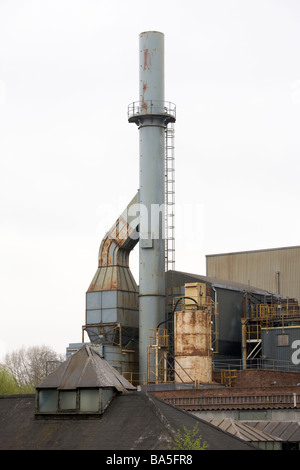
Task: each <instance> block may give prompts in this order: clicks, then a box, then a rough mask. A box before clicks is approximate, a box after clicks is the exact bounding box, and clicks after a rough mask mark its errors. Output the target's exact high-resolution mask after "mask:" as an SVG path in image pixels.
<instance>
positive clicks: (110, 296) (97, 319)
mask: <svg viewBox="0 0 300 470" xmlns="http://www.w3.org/2000/svg"><path fill="white" fill-rule="evenodd" d="M111 322H118V323H121V324H122V325H123V326H136V327H138V296H137V293H135V292H123V291H114V290H112V291H99V292H87V293H86V324H87V325H90V324H92V323H111Z"/></svg>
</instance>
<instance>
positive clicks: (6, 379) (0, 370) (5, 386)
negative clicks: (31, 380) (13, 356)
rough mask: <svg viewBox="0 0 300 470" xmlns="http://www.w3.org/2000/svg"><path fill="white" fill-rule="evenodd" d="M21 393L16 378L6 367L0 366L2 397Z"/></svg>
mask: <svg viewBox="0 0 300 470" xmlns="http://www.w3.org/2000/svg"><path fill="white" fill-rule="evenodd" d="M18 393H20V388H19V386H18V384H17V382H16V381H15V379H14V377H13V376H12V375H11V374H10V373H9V372H8V370H7V369H6V368H5V366H0V395H14V394H18Z"/></svg>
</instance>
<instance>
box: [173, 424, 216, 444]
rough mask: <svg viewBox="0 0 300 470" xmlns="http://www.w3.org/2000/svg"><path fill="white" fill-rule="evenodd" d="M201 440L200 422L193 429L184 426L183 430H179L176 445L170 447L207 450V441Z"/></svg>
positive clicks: (175, 439)
mask: <svg viewBox="0 0 300 470" xmlns="http://www.w3.org/2000/svg"><path fill="white" fill-rule="evenodd" d="M201 440H202V436H201V435H200V434H199V429H198V424H196V426H195V427H194V429H193V430H190V429H187V428H186V427H185V426H183V431H181V430H180V429H178V430H177V433H176V436H175V438H174V441H175V446H174V447H170V450H207V448H208V444H207V442H206V441H202V442H201Z"/></svg>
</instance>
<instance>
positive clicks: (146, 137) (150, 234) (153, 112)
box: [128, 31, 175, 378]
mask: <svg viewBox="0 0 300 470" xmlns="http://www.w3.org/2000/svg"><path fill="white" fill-rule="evenodd" d="M139 70H140V73H139V101H138V102H134V103H132V104H131V105H129V107H128V120H129V122H135V123H136V124H137V126H138V129H139V161H140V183H139V210H140V227H139V235H140V243H139V372H140V374H141V378H142V377H143V378H146V374H147V348H148V346H149V337H150V329H155V328H156V327H157V325H158V324H159V323H160V322H162V321H164V320H165V240H164V218H165V213H164V211H165V209H164V202H165V131H166V128H167V125H168V124H169V123H171V122H175V106H174V105H173V104H172V103H169V102H166V101H165V93H164V35H163V34H162V33H160V32H156V31H147V32H143V33H141V34H140V36H139Z"/></svg>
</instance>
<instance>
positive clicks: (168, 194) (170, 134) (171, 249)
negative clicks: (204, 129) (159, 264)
mask: <svg viewBox="0 0 300 470" xmlns="http://www.w3.org/2000/svg"><path fill="white" fill-rule="evenodd" d="M174 138H175V127H174V124H173V123H170V124H168V126H167V127H166V130H165V270H166V271H168V270H175V151H174V150H175V146H174Z"/></svg>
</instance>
